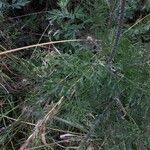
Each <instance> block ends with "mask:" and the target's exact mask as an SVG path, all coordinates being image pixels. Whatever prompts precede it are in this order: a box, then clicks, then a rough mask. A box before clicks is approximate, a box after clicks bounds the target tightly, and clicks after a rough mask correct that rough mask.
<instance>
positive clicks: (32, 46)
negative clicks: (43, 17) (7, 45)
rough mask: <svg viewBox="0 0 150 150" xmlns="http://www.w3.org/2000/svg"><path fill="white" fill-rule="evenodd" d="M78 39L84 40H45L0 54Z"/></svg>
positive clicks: (0, 53)
mask: <svg viewBox="0 0 150 150" xmlns="http://www.w3.org/2000/svg"><path fill="white" fill-rule="evenodd" d="M80 41H85V40H84V39H72V40H61V41H51V42H46V43H40V44H34V45H29V46H24V47H20V48H16V49H11V50H7V51H4V52H0V56H2V55H6V54H9V53H14V52H18V51H21V50H24V49H29V48H34V47H40V46H43V45H49V44H58V43H66V42H80Z"/></svg>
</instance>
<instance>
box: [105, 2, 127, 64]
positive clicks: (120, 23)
mask: <svg viewBox="0 0 150 150" xmlns="http://www.w3.org/2000/svg"><path fill="white" fill-rule="evenodd" d="M125 2H126V0H120V4H119V14H118V19H117V29H116V35H115V41H114V45H113V47H112V52H111V55H110V58H109V61H108V62H109V63H111V62H112V61H113V59H114V57H115V54H116V50H117V48H118V45H119V42H120V38H121V34H122V27H123V21H124V11H125Z"/></svg>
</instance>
